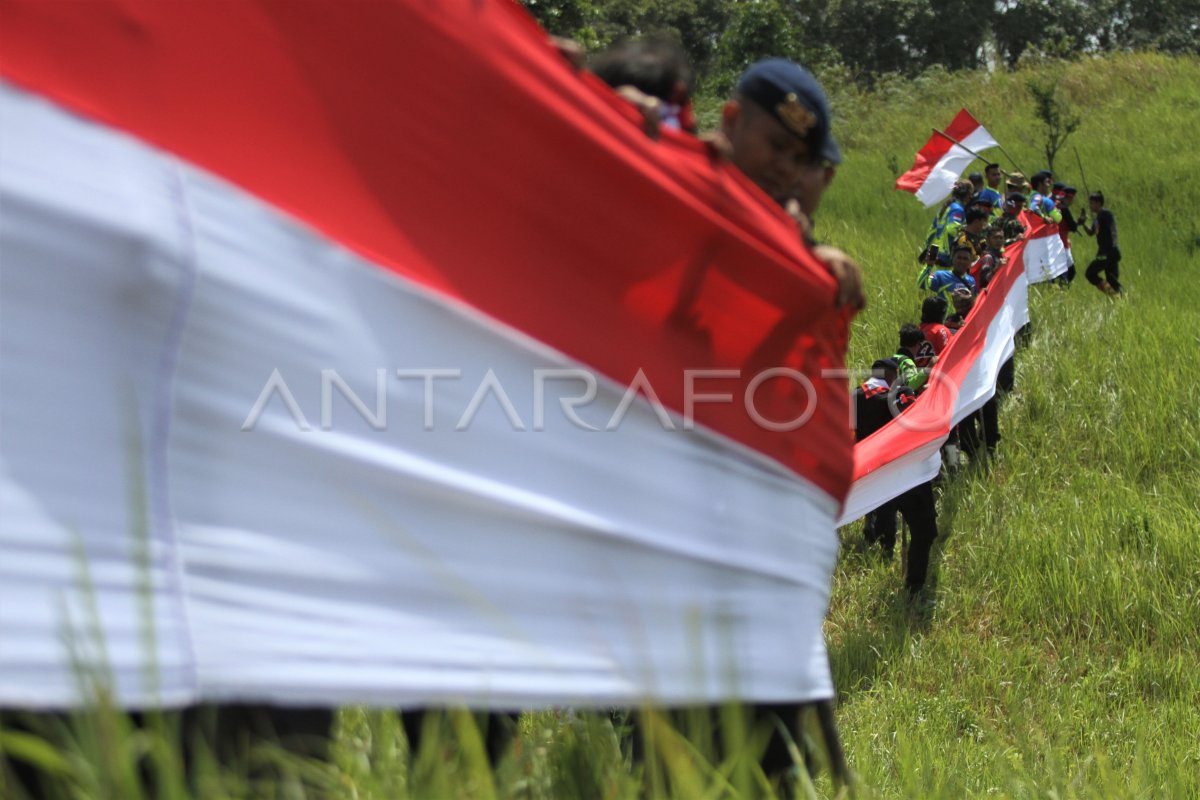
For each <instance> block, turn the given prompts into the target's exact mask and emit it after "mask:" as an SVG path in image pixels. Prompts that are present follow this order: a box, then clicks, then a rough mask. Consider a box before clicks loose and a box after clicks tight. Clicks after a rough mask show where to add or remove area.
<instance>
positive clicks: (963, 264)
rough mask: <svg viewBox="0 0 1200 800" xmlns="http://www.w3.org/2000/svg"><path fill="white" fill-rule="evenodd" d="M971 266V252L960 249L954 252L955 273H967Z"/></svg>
mask: <svg viewBox="0 0 1200 800" xmlns="http://www.w3.org/2000/svg"><path fill="white" fill-rule="evenodd" d="M970 268H971V254H970V253H969V252H967V251H966V250H959V251H957V252H955V254H954V266H953V269H954V274H955V275H966V274H967V270H969V269H970Z"/></svg>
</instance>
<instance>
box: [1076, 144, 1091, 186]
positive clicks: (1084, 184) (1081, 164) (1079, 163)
mask: <svg viewBox="0 0 1200 800" xmlns="http://www.w3.org/2000/svg"><path fill="white" fill-rule="evenodd" d="M1071 151H1072V152H1073V153H1075V163H1076V165H1078V167H1079V177H1080V178H1083V190H1084V191H1085V192H1087V193H1088V197H1091V196H1092V191H1091V190H1090V189H1088V185H1087V173H1085V172H1084V171H1083V162H1082V161H1080V160H1079V151H1078V150H1076V149H1075V146H1074V145H1072V146H1071Z"/></svg>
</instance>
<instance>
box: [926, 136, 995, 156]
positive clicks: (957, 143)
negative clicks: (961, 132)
mask: <svg viewBox="0 0 1200 800" xmlns="http://www.w3.org/2000/svg"><path fill="white" fill-rule="evenodd" d="M933 132H934V133H936V134H937V135H938V136H944V137H946V138H947V139H949V140H950V141H952V142H954V143H955V144H956V145H958V146H959V147H961V148H962V149H963V150H966V151H967V152H968V153H970V154H971V155H973V156H975V157H976V158H978V159H979V160H980V161H987V159H986V158H984V157H983V156H981V155H979V153H976V152H975V151H974V150H972V149H971V148H969V147H967V146H966V145H965V144H963V143H962V142H960V141H959V140H958V139H955V138H954V137H953V136H951V135H950V134H948V133H946V132H945V131H940V130H938V129H937V128H934V129H933Z"/></svg>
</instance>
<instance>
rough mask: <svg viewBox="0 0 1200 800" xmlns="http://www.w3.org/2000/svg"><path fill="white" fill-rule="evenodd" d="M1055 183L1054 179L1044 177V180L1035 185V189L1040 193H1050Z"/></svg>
mask: <svg viewBox="0 0 1200 800" xmlns="http://www.w3.org/2000/svg"><path fill="white" fill-rule="evenodd" d="M1053 185H1054V181H1052V180H1050V179H1049V178H1044V179H1043V180H1042V182H1041V183H1039V184H1038V185H1037V186H1035V187H1033V189H1034V191H1035V192H1037V193H1038V194H1048V193H1049V192H1050V187H1051V186H1053Z"/></svg>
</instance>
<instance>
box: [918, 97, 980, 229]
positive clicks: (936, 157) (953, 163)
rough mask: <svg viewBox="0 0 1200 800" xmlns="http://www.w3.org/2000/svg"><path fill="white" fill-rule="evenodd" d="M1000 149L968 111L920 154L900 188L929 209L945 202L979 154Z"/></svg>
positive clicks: (935, 133)
mask: <svg viewBox="0 0 1200 800" xmlns="http://www.w3.org/2000/svg"><path fill="white" fill-rule="evenodd" d="M996 146H998V144H997V142H996V140H995V139H993V138H992V135H991V134H990V133H988V132H987V129H986V128H984V127H983V125H981V124H980V123H979V120H977V119H975V118H974V117H973V116H971V114H970V112H968V111H967V110H966V109H965V108H964V109H962V110H961V111H959V112H958V114H956V115H955V117H954V120H953V121H952V122H951V123H950V124H949V125H948V126H947V127H946V129H945V131H936V130H935V131H934V134H933V136H931V137H929V141H927V142H926V143H925V146H924V147H922V148H921V149H920V150H918V151H917V157H916V160H915V161H914V162H913V165H912V168H911V169H910V170H909V171H908V172H906V173H904V174H903V175H901V176H900V177H899V178H897V179H896V188H897V189H900V190H901V191H905V192H911V193H912V194H915V195H916V196H917V199H918V200H920V201H921V202H922V203H924V204H925V207H926V208H929V207H931V206H934V205H937V204H938V203H940V202H941V201H942V200H944V199H945V198H946V197H947V196H948V195H949V194H950V190H951V189H952V188H953V187H954V182H955V181H956V180H958V178H959V176H961V175H962V173H963V170H964V169H966V168H967V165H968V164H970V163H971V162H972V161H974V160H975V158H976V155H975V154H976V153H979V152H982V151H983V150H987V149H988V148H991V147H996Z"/></svg>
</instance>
